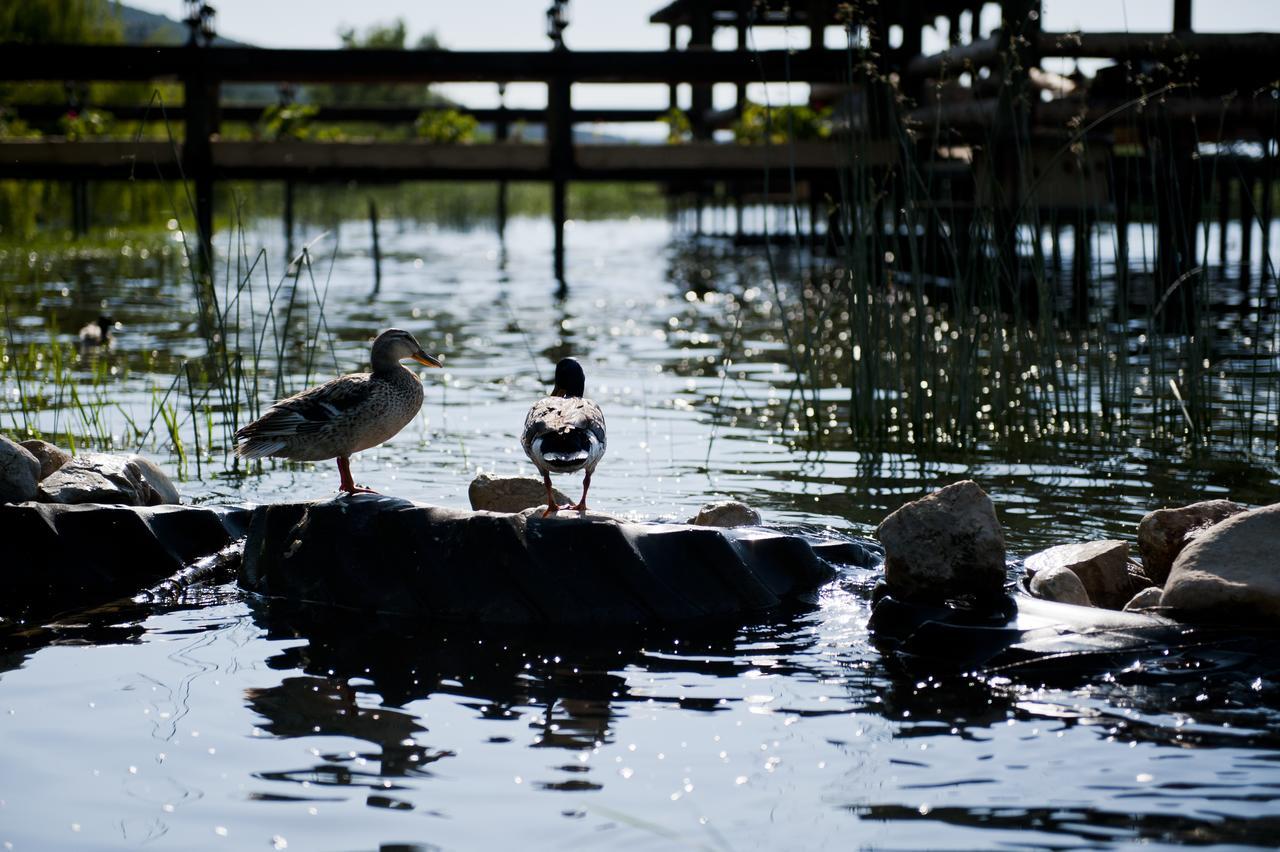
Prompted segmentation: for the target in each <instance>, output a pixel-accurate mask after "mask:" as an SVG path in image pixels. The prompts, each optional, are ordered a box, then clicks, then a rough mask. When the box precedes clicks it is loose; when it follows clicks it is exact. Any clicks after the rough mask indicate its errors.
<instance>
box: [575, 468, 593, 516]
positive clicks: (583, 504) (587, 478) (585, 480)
mask: <svg viewBox="0 0 1280 852" xmlns="http://www.w3.org/2000/svg"><path fill="white" fill-rule="evenodd" d="M590 488H591V472H590V471H587V473H586V475H584V476H583V477H582V499H581V500H579V501H578V505H576V506H574V507H573V510H574V511H575V512H585V511H587V490H588V489H590Z"/></svg>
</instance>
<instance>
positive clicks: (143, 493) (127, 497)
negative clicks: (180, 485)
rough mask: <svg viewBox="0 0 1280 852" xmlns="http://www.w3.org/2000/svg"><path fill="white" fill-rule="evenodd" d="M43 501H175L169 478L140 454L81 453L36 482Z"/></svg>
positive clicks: (147, 503)
mask: <svg viewBox="0 0 1280 852" xmlns="http://www.w3.org/2000/svg"><path fill="white" fill-rule="evenodd" d="M39 491H40V500H41V502H44V503H107V504H114V505H123V506H155V505H159V504H161V503H177V502H179V500H178V491H177V489H176V488H174V486H173V482H171V481H170V480H169V477H167V476H165V474H164V472H163V471H161V470H160V468H159V467H157V466H156V465H155V463H154V462H152V461H150V460H149V459H146V458H143V457H142V456H137V455H131V456H117V455H111V454H109V453H85V454H84V455H79V456H75V457H74V458H72V459H71V461H69V462H67V463H66V464H65V465H63V466H62V467H60V468H59V469H58V470H56V471H54V472H53V473H51V474H50V475H49V476H48V477H47V478H46V479H44V480H43V481H42V482H41V483H40V486H39Z"/></svg>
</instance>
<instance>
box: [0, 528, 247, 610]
mask: <svg viewBox="0 0 1280 852" xmlns="http://www.w3.org/2000/svg"><path fill="white" fill-rule="evenodd" d="M247 514H248V513H247V511H246V510H243V509H212V508H196V507H189V506H157V507H145V508H134V507H128V506H98V505H93V506H90V505H81V506H60V505H53V504H48V503H25V504H23V505H20V506H0V540H2V541H4V542H5V547H6V552H5V558H4V560H3V562H2V563H0V564H3V566H4V567H3V569H0V616H6V617H11V618H25V619H30V618H37V617H40V616H43V615H46V614H50V613H54V612H58V611H63V610H68V609H73V608H77V607H83V606H88V605H91V604H96V603H102V602H105V601H109V600H113V599H115V598H118V597H123V596H127V595H132V594H133V593H135V592H137V591H139V590H141V589H143V588H145V587H146V586H148V585H150V584H152V583H155V582H157V581H159V580H161V579H164V578H165V577H168V576H170V575H172V574H174V573H175V572H177V571H179V570H180V569H181V568H182V567H183V566H184V565H186V564H187V563H189V562H192V561H194V560H196V559H198V558H200V557H202V556H207V555H209V554H212V553H214V552H216V551H218V550H219V549H220V548H223V547H225V546H226V545H227V544H229V543H230V541H231V540H232V538H234V537H236V536H238V535H240V534H241V532H242V531H243V528H244V525H245V519H246V516H247Z"/></svg>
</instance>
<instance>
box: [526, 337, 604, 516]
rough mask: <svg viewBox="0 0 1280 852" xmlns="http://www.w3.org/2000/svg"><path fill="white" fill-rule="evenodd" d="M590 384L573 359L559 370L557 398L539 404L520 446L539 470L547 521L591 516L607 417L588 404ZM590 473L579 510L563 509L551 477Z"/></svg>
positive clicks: (554, 391)
mask: <svg viewBox="0 0 1280 852" xmlns="http://www.w3.org/2000/svg"><path fill="white" fill-rule="evenodd" d="M586 382H587V378H586V375H585V374H584V373H583V372H582V365H581V364H579V363H578V362H577V361H575V360H573V359H572V358H565V359H564V360H562V361H561V362H560V363H559V364H556V384H555V388H554V389H552V391H551V396H548V397H544V398H542V399H540V400H538V401H537V402H535V403H534V404H533V407H532V408H530V409H529V414H528V416H527V417H525V419H524V432H523V433H522V434H521V436H520V443H521V444H522V445H523V446H524V451H525V455H527V456H528V457H529V458H530V459H531V460H532V461H533V464H534V466H535V467H537V468H538V470H540V471H542V483H543V484H544V485H545V486H546V488H547V511H545V512H544V513H543V515H542V516H543V517H544V518H545V517H546V516H547V515H550V514H551V513H553V512H556V511H558V510H560V509H573V510H575V511H578V512H585V511H587V491H588V489H590V488H591V474H592V472H593V471H595V469H596V465H598V464H599V463H600V459H602V458H604V450H605V432H604V414H603V413H602V412H601V411H600V406H598V405H596V404H595V403H594V402H592V401H591V400H589V399H583V398H582V393H583V391H584V390H585V389H586ZM579 470H585V471H586V474H585V475H584V476H583V479H582V499H581V500H579V501H578V505H576V506H572V505H564V506H560V505H558V504H557V503H556V498H555V496H554V495H553V494H552V492H551V474H553V473H574V472H576V471H579Z"/></svg>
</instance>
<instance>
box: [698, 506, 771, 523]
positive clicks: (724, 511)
mask: <svg viewBox="0 0 1280 852" xmlns="http://www.w3.org/2000/svg"><path fill="white" fill-rule="evenodd" d="M689 523H691V524H693V525H694V526H698V527H755V526H759V525H760V523H761V518H760V513H759V512H757V511H756V510H755V509H753V508H751V507H750V506H748V505H747V504H746V503H742V502H740V501H738V500H722V501H720V502H718V503H707V504H706V505H705V506H703V507H702V508H701V509H699V510H698V514H697V515H695V516H694V517H692V518H690V519H689Z"/></svg>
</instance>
